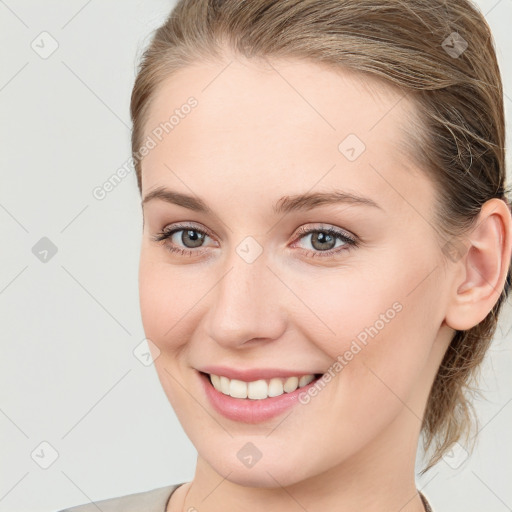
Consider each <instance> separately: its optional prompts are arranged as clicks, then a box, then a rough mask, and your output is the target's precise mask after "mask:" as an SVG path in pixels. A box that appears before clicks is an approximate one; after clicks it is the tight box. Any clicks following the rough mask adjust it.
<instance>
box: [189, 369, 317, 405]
mask: <svg viewBox="0 0 512 512" xmlns="http://www.w3.org/2000/svg"><path fill="white" fill-rule="evenodd" d="M199 373H201V374H202V375H204V376H205V377H206V378H207V380H208V381H209V382H210V384H211V385H212V386H213V387H214V388H215V389H216V390H217V391H218V392H220V393H222V394H224V395H226V396H230V397H233V398H240V399H248V400H263V399H265V398H272V397H277V396H281V395H284V394H286V393H293V392H294V391H296V390H297V389H300V388H302V387H304V386H307V385H308V384H311V383H312V382H314V381H316V380H318V379H320V378H321V377H322V375H323V374H322V373H310V374H306V375H297V376H292V377H274V378H271V379H259V380H256V381H251V382H245V381H243V380H238V379H229V378H227V377H225V376H223V375H215V374H210V373H205V372H199Z"/></svg>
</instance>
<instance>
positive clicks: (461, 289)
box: [446, 198, 512, 330]
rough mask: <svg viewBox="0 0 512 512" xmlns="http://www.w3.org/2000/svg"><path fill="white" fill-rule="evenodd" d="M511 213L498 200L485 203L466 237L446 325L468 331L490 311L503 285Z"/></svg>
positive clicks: (511, 235) (510, 249)
mask: <svg viewBox="0 0 512 512" xmlns="http://www.w3.org/2000/svg"><path fill="white" fill-rule="evenodd" d="M511 240H512V223H511V214H510V209H509V208H508V206H507V204H506V203H505V202H504V201H502V200H501V199H497V198H493V199H490V200H489V201H487V202H486V203H485V204H484V205H483V206H482V209H481V211H480V214H479V217H478V219H477V222H476V223H475V227H474V228H473V230H472V231H471V232H470V233H468V234H467V235H466V242H465V244H466V249H467V250H466V252H465V254H464V255H463V256H462V257H461V258H460V260H459V261H458V262H456V263H455V265H457V266H459V267H460V269H459V272H457V278H456V279H454V281H453V289H452V291H451V293H453V297H452V298H451V300H450V301H449V307H448V310H447V314H446V323H447V324H448V325H449V326H450V327H451V328H452V329H456V330H468V329H471V328H472V327H474V326H475V325H477V324H478V323H480V322H481V321H482V320H483V319H484V318H485V317H486V316H487V315H488V313H489V311H491V309H492V308H493V307H494V305H495V304H496V302H497V301H498V299H499V297H500V294H501V292H502V290H503V287H504V285H505V281H506V278H507V273H508V270H509V267H510V259H511V253H512V242H511Z"/></svg>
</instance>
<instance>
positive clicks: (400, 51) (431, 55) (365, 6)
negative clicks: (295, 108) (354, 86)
mask: <svg viewBox="0 0 512 512" xmlns="http://www.w3.org/2000/svg"><path fill="white" fill-rule="evenodd" d="M465 43H467V48H465V49H464V47H465ZM226 48H229V49H230V50H233V51H235V52H236V54H237V55H241V56H244V57H248V58H251V57H263V58H264V57H275V58H281V57H282V58H297V59H303V60H309V61H313V62H317V63H318V62H322V63H326V64H327V65H329V66H332V67H341V68H344V69H347V68H348V69H351V70H352V71H355V72H358V73H360V74H361V75H360V76H362V77H363V76H368V77H372V78H373V79H377V80H380V81H382V80H384V81H385V82H387V83H388V84H389V85H390V86H391V87H394V88H395V89H396V90H397V91H398V92H400V93H401V95H408V96H409V97H411V98H412V99H413V101H414V104H415V105H416V107H417V109H416V110H417V115H418V119H419V121H420V122H419V124H418V125H417V128H418V129H416V130H414V135H413V134H412V133H411V137H415V140H414V141H412V139H411V140H409V141H408V147H410V148H414V149H415V153H414V158H415V159H416V161H417V162H419V163H420V164H421V168H422V169H424V170H425V172H428V173H429V176H430V177H431V179H432V180H433V183H434V184H435V185H436V189H437V191H438V194H437V201H438V202H437V205H436V206H437V208H436V209H435V214H436V222H437V229H438V230H439V232H438V233H439V240H440V244H441V245H442V250H443V253H444V254H445V256H446V257H447V258H451V259H452V260H453V259H454V258H460V257H462V256H463V253H464V252H465V249H466V248H465V246H464V245H462V242H461V240H464V234H465V233H467V232H468V230H469V229H471V228H472V227H474V224H475V221H476V218H477V216H478V214H479V213H480V209H481V207H482V205H483V204H484V203H485V202H486V201H487V200H489V199H491V198H500V199H502V200H503V201H505V202H506V203H507V205H508V206H509V208H510V199H509V198H508V197H507V195H508V194H509V193H510V191H509V190H507V189H506V172H505V120H504V107H503V90H502V83H501V76H500V71H499V67H498V63H497V59H496V54H495V49H494V43H493V39H492V35H491V32H490V28H489V26H488V24H487V22H486V20H485V18H484V16H483V15H482V14H481V13H480V12H479V11H478V10H477V8H476V7H475V6H474V5H472V4H471V3H470V2H469V0H449V1H445V0H180V1H178V3H177V4H176V6H175V7H174V9H173V10H172V12H171V13H170V15H169V17H168V19H167V20H166V22H165V23H164V24H163V25H162V26H161V27H160V28H158V29H157V30H156V33H155V34H154V36H153V39H152V41H151V43H150V45H149V47H148V48H147V49H146V51H145V52H144V54H143V57H142V61H141V64H140V67H139V71H138V74H137V77H136V80H135V84H134V87H133V92H132V98H131V116H132V121H133V131H132V153H133V155H134V156H135V155H138V152H137V150H138V148H139V147H141V145H142V139H143V136H144V129H145V123H146V120H147V116H148V110H149V106H150V104H151V100H152V98H153V97H154V96H155V91H156V88H157V87H158V86H159V84H161V83H162V81H163V80H164V79H166V78H168V77H169V76H170V75H171V74H172V73H173V72H175V71H177V70H179V69H182V68H185V67H186V66H187V65H189V64H193V63H197V62H199V61H206V60H212V61H213V60H216V61H221V59H222V57H223V50H224V49H226ZM457 49H459V53H458V54H457V53H454V51H456V50H457ZM135 170H136V174H137V183H138V186H139V190H140V191H141V192H142V188H141V162H140V159H138V158H136V159H135ZM511 278H512V269H511V267H510V264H509V267H508V273H507V279H506V283H505V286H504V288H503V289H502V290H500V292H501V293H500V296H499V298H498V300H497V302H496V303H495V305H494V307H493V308H492V310H491V311H490V312H489V314H488V315H487V316H486V318H485V319H484V320H482V321H481V322H480V323H479V324H477V325H475V326H474V327H472V328H471V329H469V330H466V331H456V332H455V335H454V337H453V339H452V341H451V344H450V346H449V348H448V350H447V352H446V354H445V356H444V360H443V361H442V363H441V365H440V368H439V370H438V373H437V375H436V377H435V380H434V383H433V386H432V388H431V391H430V396H429V399H428V403H427V407H426V411H425V415H424V419H423V425H422V433H423V435H424V449H425V450H428V449H429V448H432V447H434V450H433V453H432V455H431V458H430V460H429V464H428V465H427V467H426V469H424V470H423V473H424V472H426V471H427V470H428V469H430V468H431V467H432V466H433V465H434V464H435V463H437V462H438V461H439V459H440V458H441V457H442V456H443V455H444V454H445V453H446V452H447V451H448V450H449V449H450V448H451V447H452V445H453V444H454V443H455V442H456V441H458V440H459V439H460V438H461V437H462V436H463V435H465V441H466V442H467V441H468V439H469V437H470V436H469V433H470V430H471V428H470V427H471V425H472V421H471V419H472V416H474V410H473V406H472V404H471V401H470V400H469V394H470V393H474V392H476V388H475V387H474V386H473V384H474V382H476V380H475V379H476V376H477V370H478V368H479V366H480V364H481V362H482V360H483V358H484V355H485V353H486V351H487V349H488V347H489V345H490V342H491V340H492V337H493V335H494V332H495V330H496V327H497V320H498V315H499V312H500V310H501V307H502V305H503V303H504V302H505V300H506V298H507V296H508V292H509V289H510V283H511ZM474 419H475V420H476V417H475V418H474ZM475 437H476V436H474V437H473V439H474V438H475ZM473 445H474V443H473ZM472 447H473V446H471V448H472Z"/></svg>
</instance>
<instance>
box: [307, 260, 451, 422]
mask: <svg viewBox="0 0 512 512" xmlns="http://www.w3.org/2000/svg"><path fill="white" fill-rule="evenodd" d="M383 261H388V262H398V264H396V263H393V264H392V265H389V264H388V268H382V267H380V268H378V269H377V268H375V269H374V272H373V273H370V272H364V274H363V273H361V272H357V271H350V272H347V273H346V275H343V276H338V277H337V278H334V279H333V278H331V277H330V276H329V278H327V276H326V277H325V278H324V277H321V276H320V277H319V278H318V279H315V281H314V282H315V286H314V287H311V286H309V287H306V286H304V287H302V289H303V290H304V293H303V294H302V295H301V298H302V300H303V301H304V303H305V304H307V305H308V306H310V308H311V310H312V311H313V312H314V313H315V314H316V315H312V314H310V313H309V312H306V314H305V315H304V318H303V320H302V321H301V327H302V329H301V331H302V332H303V333H304V335H305V336H307V338H308V339H310V340H313V342H314V343H315V345H317V347H318V348H319V349H320V350H321V351H322V352H324V353H325V354H328V355H329V357H330V359H331V361H332V364H331V366H330V369H331V374H332V375H333V376H335V377H334V378H335V379H336V386H334V387H335V388H336V393H339V394H340V396H339V397H337V399H339V400H340V402H342V403H345V404H348V403H352V404H353V405H354V403H355V402H356V401H357V402H358V403H359V405H357V408H358V409H359V410H360V412H364V410H367V411H372V410H373V411H375V410H376V409H375V408H374V407H373V406H377V407H379V408H382V407H383V406H384V404H387V405H393V404H394V405H397V406H400V405H401V400H402V401H406V400H407V399H408V397H409V395H410V394H411V392H412V391H413V390H414V388H415V386H416V384H417V380H418V376H419V375H420V374H421V373H422V371H423V370H424V367H425V365H426V363H427V360H428V357H429V352H430V348H431V345H432V342H433V341H434V339H435V336H436V333H437V330H438V328H439V324H440V321H441V320H442V315H440V313H441V306H440V304H439V293H440V292H439V290H440V288H439V287H438V283H436V281H435V279H436V277H437V274H435V273H434V274H433V275H431V276H430V277H429V278H427V279H425V276H427V275H429V273H430V271H431V268H432V260H431V259H430V260H429V259H428V258H426V259H424V260H423V261H420V260H417V261H416V263H415V265H409V266H405V265H403V264H401V263H400V262H401V260H400V258H397V255H393V256H389V258H385V259H383ZM340 283H341V285H340ZM417 283H421V285H420V286H417ZM338 377H339V378H338ZM363 404H365V406H364V407H362V405H363ZM379 404H380V405H379ZM418 414H421V411H419V413H418Z"/></svg>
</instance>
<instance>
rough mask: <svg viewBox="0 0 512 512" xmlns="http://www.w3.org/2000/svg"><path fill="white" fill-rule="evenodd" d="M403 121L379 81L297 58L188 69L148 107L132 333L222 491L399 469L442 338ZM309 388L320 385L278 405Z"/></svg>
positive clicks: (420, 180)
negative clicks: (143, 340) (222, 483)
mask: <svg viewBox="0 0 512 512" xmlns="http://www.w3.org/2000/svg"><path fill="white" fill-rule="evenodd" d="M228 62H229V65H227V64H228ZM370 85H371V89H370V88H369V86H370ZM191 97H193V99H190V100H189V98H191ZM172 115H174V117H173V118H172V120H171V122H169V118H170V117H171V116H172ZM412 115H413V114H412V106H411V104H410V103H409V100H408V98H402V95H400V94H399V93H396V92H392V91H390V90H388V89H387V88H384V86H383V85H381V84H378V83H374V82H363V81H361V78H360V77H358V76H357V75H354V74H349V73H347V72H341V71H334V70H331V69H329V68H327V67H320V66H319V65H316V64H312V63H307V62H302V61H293V62H292V61H286V62H285V61H274V63H273V64H272V66H270V64H268V65H265V64H263V63H261V62H259V63H256V62H248V61H245V60H241V59H238V58H235V57H233V58H232V59H231V60H229V61H226V62H224V63H222V64H221V63H219V64H213V63H210V64H196V65H194V66H192V67H189V68H186V69H184V70H181V71H180V72H179V73H177V74H176V75H175V76H173V77H172V78H170V79H168V80H167V81H166V82H164V84H163V86H162V87H161V88H160V89H159V90H158V91H157V94H156V95H155V97H154V99H153V103H152V105H151V109H150V112H149V116H148V120H147V124H146V125H145V129H146V132H145V137H146V140H145V143H146V146H147V152H148V154H147V156H146V157H145V158H144V160H143V163H142V196H143V198H147V197H148V196H149V195H151V193H152V192H154V191H155V190H157V189H165V190H166V191H167V193H166V194H164V193H160V194H155V197H153V198H151V199H149V198H148V200H147V201H146V202H144V204H143V214H144V232H143V238H142V248H141V259H140V274H139V286H140V305H141V314H142V320H143V325H144V329H145V333H146V336H147V338H148V339H149V340H151V342H152V343H150V346H151V347H152V351H153V355H154V358H155V367H156V370H157V372H158V376H159V379H160V381H161V383H162V386H163V389H164V391H165V393H166V395H167V397H168V398H169V401H170V402H171V404H172V406H173V408H174V410H175V411H176V414H177V416H178V418H179V420H180V422H181V423H182V425H183V428H184V429H185V431H186V433H187V435H188V436H189V438H190V439H191V441H192V442H193V444H194V445H195V447H196V448H197V450H198V454H199V457H200V459H201V460H204V461H205V462H206V463H207V465H209V467H211V468H213V469H214V470H215V471H216V472H217V473H218V474H219V475H222V476H223V477H224V476H226V475H228V474H229V477H228V480H230V481H232V482H236V483H240V484H243V485H253V486H262V487H263V486H269V487H275V486H276V485H291V484H293V483H296V482H299V481H302V480H304V479H305V478H308V477H312V476H315V475H318V474H320V473H322V472H324V471H326V470H328V469H331V468H333V467H335V466H339V467H342V466H343V464H344V463H347V464H345V466H347V467H348V462H350V467H351V469H353V468H354V465H358V464H362V465H364V464H365V461H366V466H365V467H368V466H369V457H370V456H371V457H372V459H371V460H372V461H373V462H372V464H370V466H371V465H373V466H374V467H375V470H376V471H378V470H379V458H380V457H381V456H382V457H384V456H386V460H387V462H388V463H389V456H390V451H393V452H394V453H397V446H398V447H399V448H398V451H399V452H400V453H405V452H407V453H408V454H410V455H411V456H413V455H414V453H413V452H414V451H415V449H416V445H417V434H418V432H419V430H420V426H421V418H422V415H423V407H424V405H425V400H426V398H427V395H428V391H429V388H430V385H431V383H432V379H433V378H434V375H435V372H436V370H437V367H438V365H439V363H440V361H441V358H442V354H443V353H444V351H445V350H446V347H447V344H448V342H449V339H450V337H451V335H452V334H453V330H452V329H451V328H450V327H448V326H447V325H446V323H444V318H445V309H446V299H445V297H446V290H447V287H448V286H449V282H448V281H449V279H446V274H445V272H444V270H443V267H442V264H441V256H442V253H441V250H440V244H439V243H438V242H437V238H436V236H437V232H436V230H435V225H434V221H433V213H434V212H433V204H434V189H433V186H432V184H431V182H430V181H429V180H428V179H427V178H426V177H425V175H424V174H423V172H422V171H421V170H420V169H418V168H417V167H415V165H414V164H413V163H412V161H411V159H410V158H409V157H408V156H407V155H406V154H405V152H404V150H403V149H402V146H401V144H403V142H404V141H405V140H406V136H407V127H406V124H407V123H408V121H409V120H410V119H411V118H412ZM165 123H167V124H165ZM171 123H172V125H171ZM148 136H149V139H148ZM173 194H174V195H173ZM335 194H339V196H337V197H335ZM343 194H351V195H353V196H359V197H360V198H363V199H357V200H356V199H352V200H350V196H343ZM184 196H190V198H189V199H186V198H184ZM299 196H311V197H310V198H309V199H307V198H303V199H299ZM200 205H202V206H203V209H201V208H200V207H199V206H200ZM173 230H175V232H174V234H172V235H170V236H169V237H168V238H167V239H165V240H163V241H156V240H155V237H157V236H158V234H159V233H161V232H163V231H166V232H170V231H173ZM326 230H334V231H333V232H332V233H330V232H326ZM307 231H311V232H310V233H308V232H307ZM350 239H353V240H355V243H354V244H353V243H352V242H350V241H349V240H350ZM170 249H173V251H171V250H170ZM181 250H183V251H186V252H185V254H181V253H179V252H177V251H181ZM152 344H154V345H152ZM336 363H337V364H336ZM246 370H247V371H249V370H252V371H253V372H252V373H249V372H246V373H244V371H246ZM200 372H204V373H216V374H217V375H221V376H224V377H232V378H233V379H235V380H236V381H242V382H244V383H245V382H248V381H257V380H266V381H270V379H271V378H273V377H275V378H276V379H277V380H274V381H273V384H272V386H271V388H272V389H274V388H273V386H277V388H276V389H277V391H276V392H275V393H276V394H277V395H278V396H275V397H272V398H245V399H244V398H235V397H228V395H226V394H225V393H222V392H219V391H216V390H215V389H214V388H213V387H211V384H210V383H209V380H207V379H206V378H205V376H204V375H202V373H200ZM308 374H326V377H324V379H322V380H321V381H318V382H311V383H310V384H309V385H308V386H306V387H304V388H301V389H299V391H296V392H292V391H290V392H288V391H284V393H283V395H281V397H280V398H279V393H280V392H283V390H282V389H281V390H280V389H279V384H278V382H282V383H283V384H284V383H286V381H287V379H286V378H284V377H290V376H294V375H295V376H298V377H300V376H304V375H308ZM329 376H330V378H329ZM305 381H307V379H305ZM299 383H300V382H299ZM302 383H304V380H303V381H302ZM240 384H241V383H240V382H238V383H237V382H234V383H230V381H228V380H227V379H222V382H221V385H222V386H227V387H225V388H224V390H225V391H227V393H228V394H229V393H233V394H235V395H237V394H238V393H240V394H241V395H243V393H244V389H246V388H245V387H244V386H245V384H242V385H241V386H240ZM293 384H296V381H294V379H290V380H289V381H288V384H287V386H288V385H289V386H291V387H290V388H288V389H290V390H291V389H293ZM229 386H231V388H230V387H229ZM248 389H250V390H252V391H251V392H262V393H265V392H266V391H267V388H266V387H265V386H264V385H263V384H262V383H261V382H260V383H258V384H254V385H250V386H249V388H248ZM315 390H316V391H315ZM237 396H238V395H237ZM252 396H256V395H252ZM261 396H263V395H261ZM265 396H266V394H265ZM212 397H213V398H214V399H213V401H212ZM386 450H387V452H386ZM370 454H371V455H370ZM276 482H278V484H277V483H276Z"/></svg>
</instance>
